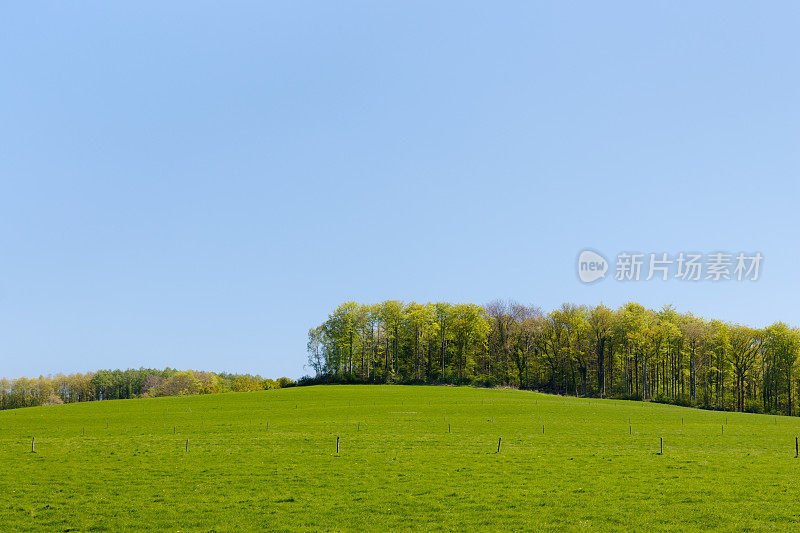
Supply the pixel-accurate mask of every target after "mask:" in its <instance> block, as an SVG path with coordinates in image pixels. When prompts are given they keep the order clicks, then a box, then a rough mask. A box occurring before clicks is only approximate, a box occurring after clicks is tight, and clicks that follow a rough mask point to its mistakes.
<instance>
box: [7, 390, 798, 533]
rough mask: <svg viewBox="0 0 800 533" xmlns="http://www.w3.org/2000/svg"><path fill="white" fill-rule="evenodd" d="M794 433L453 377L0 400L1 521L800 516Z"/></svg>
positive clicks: (618, 520) (335, 526)
mask: <svg viewBox="0 0 800 533" xmlns="http://www.w3.org/2000/svg"><path fill="white" fill-rule="evenodd" d="M629 420H630V424H629ZM543 426H544V428H543ZM723 426H724V429H723ZM84 428H85V435H84ZM798 434H800V421H798V420H797V419H795V418H785V417H774V416H765V415H751V414H741V413H720V412H709V411H702V410H697V409H686V408H679V407H673V406H666V405H658V404H649V403H638V402H624V401H615V400H587V399H577V398H566V397H558V396H550V395H544V394H537V393H532V392H525V391H514V390H486V389H474V388H455V387H412V386H363V385H361V386H360V385H354V386H318V387H307V388H291V389H282V390H275V391H263V392H257V393H238V394H237V393H230V394H222V395H210V396H192V397H172V398H155V399H144V400H118V401H106V402H92V403H81V404H71V405H62V406H50V407H36V408H29V409H19V410H12V411H2V412H0V465H2V475H0V529H2V530H3V531H9V530H31V531H42V530H48V531H67V530H130V529H158V530H171V531H211V530H216V531H238V530H264V529H268V530H295V529H307V530H320V529H322V530H388V529H409V528H413V529H443V530H453V529H455V530H467V529H469V530H472V529H493V530H497V529H526V530H528V529H534V528H536V529H538V528H546V529H559V530H576V529H582V528H591V529H600V530H651V529H659V530H675V531H685V530H690V529H709V528H713V529H722V530H737V531H738V530H763V529H777V530H787V529H797V528H798V527H800V499H798V498H799V497H800V485H799V484H798V481H797V479H798V470H799V469H800V459H796V458H795V435H798ZM337 436H338V437H339V438H340V450H339V453H338V454H337V453H336V438H337ZM32 437H35V438H36V451H35V453H31V439H32ZM500 437H502V443H501V445H500V452H499V453H497V447H498V439H499V438H500ZM662 437H663V439H664V453H663V455H659V454H658V453H659V451H660V440H659V439H660V438H662ZM187 439H188V451H187V450H186V441H187Z"/></svg>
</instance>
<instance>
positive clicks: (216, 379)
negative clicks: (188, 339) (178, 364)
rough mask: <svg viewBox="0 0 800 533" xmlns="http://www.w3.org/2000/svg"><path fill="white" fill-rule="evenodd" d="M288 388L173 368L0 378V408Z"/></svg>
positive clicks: (283, 381)
mask: <svg viewBox="0 0 800 533" xmlns="http://www.w3.org/2000/svg"><path fill="white" fill-rule="evenodd" d="M294 384H295V382H294V381H292V380H291V379H289V378H285V377H283V378H279V379H277V380H273V379H264V378H262V377H261V376H258V375H256V376H253V375H250V374H228V373H219V374H215V373H214V372H199V371H194V370H176V369H174V368H166V369H164V370H157V369H152V368H139V369H128V370H98V371H97V372H88V373H86V374H81V373H77V374H69V375H64V374H58V375H56V376H39V377H38V378H18V379H7V378H2V379H0V409H14V408H17V407H34V406H37V405H54V404H62V403H72V402H87V401H92V400H119V399H128V398H148V397H154V396H181V395H188V394H215V393H221V392H246V391H253V390H263V389H278V388H283V387H289V386H292V385H294Z"/></svg>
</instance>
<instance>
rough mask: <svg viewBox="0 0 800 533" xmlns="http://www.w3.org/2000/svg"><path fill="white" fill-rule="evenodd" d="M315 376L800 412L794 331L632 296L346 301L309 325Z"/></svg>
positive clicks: (798, 341)
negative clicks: (646, 303)
mask: <svg viewBox="0 0 800 533" xmlns="http://www.w3.org/2000/svg"><path fill="white" fill-rule="evenodd" d="M307 347H308V363H309V365H310V366H311V368H313V369H314V371H315V372H316V374H317V380H318V381H338V382H373V383H451V384H474V385H480V386H510V387H517V388H525V389H538V390H547V391H551V392H554V393H559V394H573V395H577V396H593V397H616V398H628V399H644V400H652V401H660V402H669V403H676V404H681V405H691V406H697V407H704V408H708V409H725V410H737V411H750V412H766V413H781V414H787V415H797V414H800V408H798V405H795V404H796V403H798V402H796V401H795V398H796V397H797V396H798V393H799V392H800V374H798V369H797V365H798V351H800V332H798V330H797V329H794V328H790V327H789V326H787V325H785V324H783V323H781V322H778V323H776V324H773V325H771V326H769V327H766V328H763V329H758V328H750V327H747V326H742V325H738V324H730V323H726V322H722V321H719V320H706V319H703V318H700V317H696V316H694V315H692V314H681V313H678V312H676V311H675V310H674V309H673V308H672V307H670V306H666V307H664V308H662V309H660V310H652V309H646V308H644V307H643V306H641V305H639V304H636V303H628V304H626V305H624V306H622V307H620V308H619V309H616V310H614V309H609V308H608V307H605V306H604V305H599V306H597V307H587V306H582V305H572V304H565V305H563V306H561V307H560V308H559V309H556V310H554V311H551V312H549V313H544V312H542V310H541V309H539V308H538V307H535V306H526V305H521V304H518V303H515V302H508V303H506V302H499V301H496V302H492V303H490V304H488V305H486V306H478V305H474V304H456V305H453V304H448V303H428V304H417V303H414V302H411V303H403V302H399V301H387V302H384V303H381V304H375V305H360V304H358V303H355V302H347V303H344V304H342V305H341V306H339V308H338V309H336V311H334V312H333V314H331V315H330V317H329V318H328V320H327V321H325V323H323V324H321V325H320V326H318V327H316V328H313V329H311V330H309V334H308V346H307Z"/></svg>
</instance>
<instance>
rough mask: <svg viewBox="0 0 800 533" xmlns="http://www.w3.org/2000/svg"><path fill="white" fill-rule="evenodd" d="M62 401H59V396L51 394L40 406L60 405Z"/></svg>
mask: <svg viewBox="0 0 800 533" xmlns="http://www.w3.org/2000/svg"><path fill="white" fill-rule="evenodd" d="M63 403H64V400H62V399H61V397H60V396H58V395H57V394H51V395H50V396H48V397H47V400H45V402H44V403H43V404H42V405H62V404H63Z"/></svg>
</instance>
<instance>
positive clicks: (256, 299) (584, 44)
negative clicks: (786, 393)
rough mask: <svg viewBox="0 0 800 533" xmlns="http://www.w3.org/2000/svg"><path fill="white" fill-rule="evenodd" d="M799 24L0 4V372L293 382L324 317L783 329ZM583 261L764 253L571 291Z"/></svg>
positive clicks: (395, 6)
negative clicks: (404, 304)
mask: <svg viewBox="0 0 800 533" xmlns="http://www.w3.org/2000/svg"><path fill="white" fill-rule="evenodd" d="M645 4H646V5H645ZM798 20H800V4H798V3H796V2H771V3H769V4H763V3H762V4H758V5H757V4H755V3H752V2H730V1H724V2H678V3H676V2H666V1H664V2H646V3H642V2H628V3H607V2H583V3H580V2H552V3H550V5H545V4H544V3H533V2H505V3H503V2H501V3H498V2H483V3H472V2H462V1H459V2H440V3H434V2H395V3H392V4H391V5H390V4H389V3H387V2H363V3H357V2H325V3H324V2H297V1H291V2H252V3H243V2H232V3H224V4H222V3H219V2H185V3H184V2H127V3H125V4H123V2H78V3H74V2H72V3H69V2H45V3H37V2H10V3H7V4H6V5H5V7H4V8H3V16H2V21H0V50H2V53H0V360H1V361H2V363H1V364H0V375H6V376H9V377H17V376H20V375H39V374H40V373H43V374H47V373H51V372H59V371H63V372H72V371H86V370H93V369H97V368H114V367H122V368H126V367H138V366H140V365H144V366H148V367H163V366H166V365H170V366H172V367H179V368H187V367H189V368H200V369H209V370H218V371H221V370H227V371H239V372H259V373H261V374H263V375H265V376H278V375H289V376H292V377H299V376H301V375H303V374H304V373H305V371H304V369H303V364H304V362H305V342H306V333H307V331H308V328H309V327H311V326H315V325H317V324H318V323H320V322H322V321H323V320H324V319H325V318H326V317H327V315H328V313H329V312H330V311H331V310H332V309H333V308H335V307H336V306H337V305H338V304H339V303H341V302H343V301H345V300H351V299H352V300H356V301H361V302H377V301H382V300H385V299H401V300H406V301H410V300H416V301H419V302H424V301H436V300H447V301H453V302H461V301H463V302H466V301H469V302H475V303H486V302H488V301H490V300H492V299H495V298H503V299H505V298H514V299H517V300H519V301H521V302H524V303H535V304H537V305H539V306H541V307H543V308H544V309H545V310H549V309H551V308H553V307H556V306H558V305H560V304H561V303H562V302H565V301H567V302H574V303H579V304H597V303H599V302H601V301H603V302H605V303H606V304H607V305H610V306H618V305H620V304H622V303H624V302H626V301H628V300H636V301H639V302H641V303H643V304H644V305H647V306H652V307H660V306H661V305H663V304H673V305H674V306H675V307H676V308H677V309H678V310H681V311H692V312H695V313H697V314H701V315H704V316H707V317H718V318H721V319H725V320H731V321H737V322H743V323H747V324H752V325H756V326H761V325H765V324H768V323H771V322H773V321H777V320H783V321H784V322H787V323H790V324H792V325H795V326H800V305H798V295H799V294H800V279H799V278H800V253H798V244H797V242H798V240H797V232H798V226H799V225H800V216H799V215H798V205H797V204H798V199H799V198H800V195H799V194H798V193H799V192H800V190H799V189H800V185H798V179H799V178H800V54H798V50H800V32H798V31H797V24H798ZM586 247H589V248H593V249H595V250H598V251H601V252H603V253H604V254H606V255H607V256H614V255H615V254H616V253H618V252H621V251H626V250H639V251H643V252H651V251H652V252H669V253H677V252H680V251H692V250H694V251H700V252H713V251H717V250H725V251H731V252H738V251H747V252H752V251H760V252H761V253H762V254H763V255H764V264H763V271H762V274H761V279H760V280H759V281H757V282H750V283H738V282H736V283H734V282H727V283H711V282H698V283H686V282H678V281H668V282H658V281H651V282H647V283H645V282H639V283H623V282H616V281H614V280H613V279H606V280H604V281H601V282H598V283H595V284H593V285H584V284H581V283H580V282H579V281H578V278H577V276H576V267H575V261H576V257H577V254H578V253H579V252H580V250H582V249H583V248H586ZM610 259H612V260H613V257H612V258H610Z"/></svg>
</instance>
